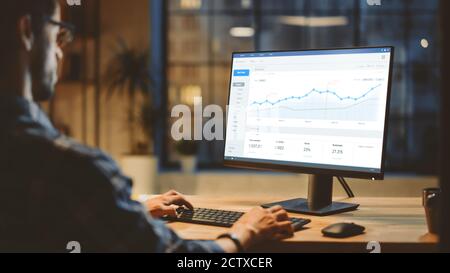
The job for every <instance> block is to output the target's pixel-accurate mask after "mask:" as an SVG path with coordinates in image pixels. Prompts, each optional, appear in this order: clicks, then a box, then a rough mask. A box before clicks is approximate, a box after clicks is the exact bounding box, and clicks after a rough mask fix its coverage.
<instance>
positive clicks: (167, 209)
mask: <svg viewBox="0 0 450 273" xmlns="http://www.w3.org/2000/svg"><path fill="white" fill-rule="evenodd" d="M161 209H162V215H163V216H170V217H177V207H176V206H173V205H170V206H162V208H161Z"/></svg>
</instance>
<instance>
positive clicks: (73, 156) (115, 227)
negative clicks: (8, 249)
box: [59, 145, 223, 253]
mask: <svg viewBox="0 0 450 273" xmlns="http://www.w3.org/2000/svg"><path fill="white" fill-rule="evenodd" d="M68 158H70V160H68ZM63 161H64V162H65V163H64V164H61V167H60V170H59V173H61V174H62V176H63V177H62V178H61V179H64V183H62V185H63V187H64V191H65V192H67V193H68V194H70V196H68V197H67V198H65V200H66V201H63V202H64V203H65V204H64V205H65V206H66V207H67V210H68V211H69V213H70V214H71V217H72V221H73V222H74V224H75V225H77V227H78V228H79V230H80V233H79V234H81V237H82V239H81V240H80V241H81V242H80V244H81V245H82V249H83V251H86V252H133V253H140V252H150V253H214V252H223V249H222V248H221V247H220V246H219V245H217V244H216V243H215V242H214V241H190V240H183V239H182V238H180V237H179V236H177V234H176V233H175V232H173V231H172V230H171V229H170V228H168V227H167V226H166V225H165V223H164V222H162V221H159V220H156V219H153V218H152V217H151V215H150V214H149V213H148V212H147V211H146V209H145V208H144V207H143V206H142V205H141V204H140V203H139V202H136V201H134V200H132V199H131V197H130V196H131V186H132V181H131V179H130V178H128V177H126V176H124V175H123V174H122V173H121V171H120V170H119V168H118V166H117V165H116V164H115V162H114V161H113V160H112V159H111V158H110V157H108V156H107V155H105V154H103V153H102V152H100V151H98V150H92V149H89V148H87V147H83V146H81V145H79V146H76V147H71V152H70V155H67V154H66V155H65V159H64V160H63Z"/></svg>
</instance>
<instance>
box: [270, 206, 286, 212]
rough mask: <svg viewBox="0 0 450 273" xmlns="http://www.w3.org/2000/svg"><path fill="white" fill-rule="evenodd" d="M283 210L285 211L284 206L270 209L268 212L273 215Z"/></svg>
mask: <svg viewBox="0 0 450 273" xmlns="http://www.w3.org/2000/svg"><path fill="white" fill-rule="evenodd" d="M282 209H283V207H282V206H274V207H271V208H268V209H267V210H268V211H269V212H271V213H275V212H277V211H280V210H282Z"/></svg>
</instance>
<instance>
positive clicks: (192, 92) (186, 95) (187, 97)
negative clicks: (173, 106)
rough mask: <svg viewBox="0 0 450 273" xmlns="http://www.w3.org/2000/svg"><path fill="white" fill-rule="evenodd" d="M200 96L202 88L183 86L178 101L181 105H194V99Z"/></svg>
mask: <svg viewBox="0 0 450 273" xmlns="http://www.w3.org/2000/svg"><path fill="white" fill-rule="evenodd" d="M201 95H202V87H201V86H199V85H185V86H182V87H181V94H180V100H181V103H182V104H185V105H194V98H195V97H200V96H201Z"/></svg>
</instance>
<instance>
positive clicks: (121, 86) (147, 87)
mask: <svg viewBox="0 0 450 273" xmlns="http://www.w3.org/2000/svg"><path fill="white" fill-rule="evenodd" d="M105 80H106V82H107V86H108V96H109V97H110V96H112V95H114V94H115V93H119V94H120V95H122V96H126V98H127V99H128V101H129V107H128V109H127V111H128V112H127V114H128V123H127V125H128V132H129V135H130V138H129V150H130V153H128V154H124V155H123V156H122V158H121V160H120V161H121V165H122V169H123V171H124V173H125V174H127V175H128V176H130V177H131V178H132V179H133V184H134V187H133V190H134V193H135V194H146V193H153V192H155V191H156V186H157V185H156V175H157V170H158V160H157V158H156V157H155V156H154V155H153V133H154V130H153V124H154V118H155V114H156V113H157V112H158V111H157V109H156V108H155V107H154V105H153V96H152V94H153V92H152V91H153V88H152V87H153V84H152V83H153V81H152V78H151V70H150V67H149V58H148V50H146V51H142V52H139V51H137V50H135V49H132V48H129V47H128V46H127V44H126V43H125V42H124V41H123V40H119V42H118V50H117V51H116V52H115V53H114V55H113V57H112V58H111V60H110V62H109V65H108V69H107V71H106V74H105ZM139 135H141V136H142V135H143V136H144V138H142V137H141V138H139Z"/></svg>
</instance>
